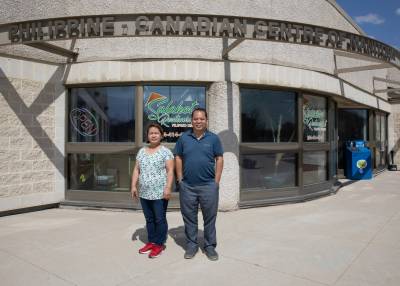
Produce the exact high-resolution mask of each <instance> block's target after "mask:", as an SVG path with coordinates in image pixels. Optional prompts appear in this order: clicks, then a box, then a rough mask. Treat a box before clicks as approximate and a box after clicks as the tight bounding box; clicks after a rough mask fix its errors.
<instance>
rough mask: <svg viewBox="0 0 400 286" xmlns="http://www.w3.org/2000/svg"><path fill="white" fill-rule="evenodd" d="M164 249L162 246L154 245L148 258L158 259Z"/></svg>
mask: <svg viewBox="0 0 400 286" xmlns="http://www.w3.org/2000/svg"><path fill="white" fill-rule="evenodd" d="M164 249H165V246H164V245H158V244H154V246H153V249H152V250H151V252H150V254H149V258H156V257H159V256H160V255H161V253H162V252H163V250H164Z"/></svg>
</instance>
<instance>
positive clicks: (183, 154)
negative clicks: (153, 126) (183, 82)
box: [174, 108, 224, 261]
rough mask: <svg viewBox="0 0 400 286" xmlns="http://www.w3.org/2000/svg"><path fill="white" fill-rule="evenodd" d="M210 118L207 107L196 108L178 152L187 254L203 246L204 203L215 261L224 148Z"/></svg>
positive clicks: (209, 249)
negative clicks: (199, 237)
mask: <svg viewBox="0 0 400 286" xmlns="http://www.w3.org/2000/svg"><path fill="white" fill-rule="evenodd" d="M207 120H208V118H207V111H206V110H205V109H204V108H196V109H195V110H193V112H192V126H193V127H192V130H189V131H187V132H185V133H183V134H182V136H181V137H180V138H179V140H178V142H176V145H175V150H174V153H175V162H176V176H177V180H178V184H179V188H180V205H181V212H182V217H183V222H184V224H185V235H186V242H187V245H186V251H185V256H184V257H185V258H186V259H191V258H193V257H194V256H195V255H196V253H197V251H198V249H199V245H198V242H197V232H198V223H197V212H198V206H199V205H200V208H201V211H202V214H203V219H204V251H205V253H206V255H207V257H208V259H210V260H214V261H215V260H218V253H217V252H216V251H215V247H216V246H217V237H216V230H215V221H216V218H217V211H218V197H219V196H218V191H219V182H220V180H221V174H222V169H223V166H224V159H223V153H224V151H223V149H222V145H221V141H220V140H219V138H218V136H217V135H215V134H214V133H212V132H210V131H208V130H207V123H208V122H207Z"/></svg>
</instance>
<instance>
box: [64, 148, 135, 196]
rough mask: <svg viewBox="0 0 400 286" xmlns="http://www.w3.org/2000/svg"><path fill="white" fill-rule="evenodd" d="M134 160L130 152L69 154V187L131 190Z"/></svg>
mask: <svg viewBox="0 0 400 286" xmlns="http://www.w3.org/2000/svg"><path fill="white" fill-rule="evenodd" d="M134 160H135V157H134V156H133V155H128V154H87V153H84V154H69V155H68V163H69V164H68V166H69V172H68V174H69V180H68V182H69V189H72V190H90V191H119V192H121V191H129V188H130V176H131V173H132V170H133V167H134V164H135V162H134Z"/></svg>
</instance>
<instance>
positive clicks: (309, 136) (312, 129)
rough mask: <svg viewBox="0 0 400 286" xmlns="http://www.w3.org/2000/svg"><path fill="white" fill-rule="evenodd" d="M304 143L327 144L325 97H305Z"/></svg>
mask: <svg viewBox="0 0 400 286" xmlns="http://www.w3.org/2000/svg"><path fill="white" fill-rule="evenodd" d="M303 125H304V133H303V140H304V142H326V134H327V133H326V127H327V100H326V98H324V97H320V96H313V95H307V94H305V95H304V103H303Z"/></svg>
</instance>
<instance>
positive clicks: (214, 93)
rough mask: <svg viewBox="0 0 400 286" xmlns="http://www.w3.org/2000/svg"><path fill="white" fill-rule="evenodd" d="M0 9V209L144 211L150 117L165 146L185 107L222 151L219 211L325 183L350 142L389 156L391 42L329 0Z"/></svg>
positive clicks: (394, 82) (394, 130)
mask: <svg viewBox="0 0 400 286" xmlns="http://www.w3.org/2000/svg"><path fill="white" fill-rule="evenodd" d="M0 8H1V9H0V11H2V12H1V13H0V93H1V97H0V117H1V120H0V126H1V129H0V162H1V164H0V182H1V186H0V212H6V211H12V210H17V209H24V208H29V207H36V206H45V205H51V204H58V203H63V204H70V205H82V206H103V207H121V208H138V207H140V206H138V205H137V203H136V202H133V201H132V200H131V199H130V194H129V186H130V174H131V172H132V168H133V166H134V162H135V155H136V153H137V151H138V150H139V149H140V148H141V147H142V146H144V144H145V138H144V135H143V130H144V129H145V126H146V124H148V122H150V121H157V122H159V123H160V124H161V125H162V126H163V127H164V128H165V133H164V137H165V140H164V143H165V145H166V146H168V147H169V148H173V146H174V144H175V143H174V142H176V140H177V138H179V136H180V134H181V133H182V132H183V131H184V130H186V129H188V128H190V114H191V111H192V110H193V108H195V107H205V108H207V110H208V113H209V129H210V130H211V131H213V132H215V133H217V134H218V135H219V136H220V138H221V140H222V143H223V146H224V150H225V153H224V159H225V168H224V172H223V176H222V181H221V187H220V209H221V210H234V209H237V208H239V207H247V206H256V205H265V204H272V203H282V202H291V201H299V200H305V199H309V198H313V197H317V196H321V195H326V194H329V193H331V192H334V191H335V185H336V181H337V178H338V177H340V176H342V175H343V169H344V165H345V164H344V160H345V158H344V148H345V147H344V146H345V143H346V141H348V140H354V139H358V140H364V141H366V142H368V146H369V147H370V149H371V152H372V162H371V164H372V168H373V169H374V172H375V173H377V172H379V171H381V170H384V169H385V168H386V167H387V166H388V164H390V163H391V162H392V160H393V161H394V163H397V164H399V163H400V152H399V151H398V149H399V146H400V143H399V142H400V119H399V117H400V105H399V103H400V100H399V99H400V91H399V90H398V89H399V88H400V52H399V51H398V50H396V49H395V48H393V47H390V46H388V45H386V44H384V43H381V42H379V41H376V40H373V39H370V38H368V37H366V36H365V34H364V33H363V31H362V30H361V29H360V28H359V27H358V26H357V25H356V24H355V23H354V22H353V21H352V20H351V19H350V18H349V16H348V15H346V13H345V12H344V11H343V10H342V9H341V8H340V7H339V6H338V4H337V3H336V2H335V1H332V0H291V1H289V0H287V1H272V0H259V1H248V2H245V3H243V1H237V0H233V1H188V0H174V1H153V2H145V1H134V0H124V1H112V2H111V1H96V2H95V4H93V3H88V2H85V1H78V2H77V1H69V0H66V1H65V0H64V1H25V3H21V2H14V1H2V2H1V3H0ZM49 15H51V16H49ZM178 196H179V193H175V194H174V196H173V198H172V202H171V204H170V205H171V207H179V204H178V201H179V200H178Z"/></svg>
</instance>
